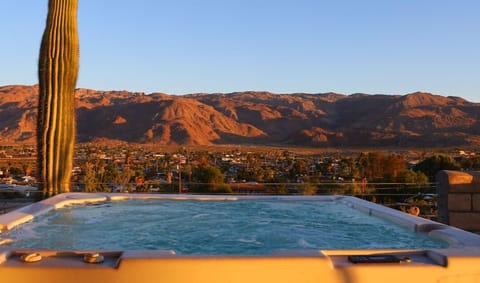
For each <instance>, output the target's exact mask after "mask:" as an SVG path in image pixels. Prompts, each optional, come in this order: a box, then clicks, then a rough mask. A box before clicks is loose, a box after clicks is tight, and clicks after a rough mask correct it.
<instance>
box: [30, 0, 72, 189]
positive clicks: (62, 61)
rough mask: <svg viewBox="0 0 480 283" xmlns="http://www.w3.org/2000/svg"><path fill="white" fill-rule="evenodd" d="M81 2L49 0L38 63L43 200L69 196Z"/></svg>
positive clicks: (39, 172) (40, 173)
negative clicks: (78, 5)
mask: <svg viewBox="0 0 480 283" xmlns="http://www.w3.org/2000/svg"><path fill="white" fill-rule="evenodd" d="M77 4H78V0H49V1H48V15H47V22H46V27H45V31H44V33H43V37H42V43H41V46H40V55H39V63H38V78H39V100H38V118H37V151H38V176H39V181H40V187H41V189H42V191H43V197H44V198H46V197H50V196H53V195H55V194H57V193H61V192H68V191H70V189H71V183H70V178H71V174H72V167H73V154H74V144H75V128H76V126H75V85H76V82H77V74H78V64H79V63H78V62H79V43H78V30H77Z"/></svg>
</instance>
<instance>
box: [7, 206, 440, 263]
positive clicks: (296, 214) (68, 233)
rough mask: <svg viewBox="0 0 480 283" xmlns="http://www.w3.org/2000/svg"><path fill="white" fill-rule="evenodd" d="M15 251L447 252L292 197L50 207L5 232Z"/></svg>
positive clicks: (380, 223)
mask: <svg viewBox="0 0 480 283" xmlns="http://www.w3.org/2000/svg"><path fill="white" fill-rule="evenodd" d="M5 236H6V237H8V238H11V239H12V240H13V241H14V243H13V244H12V245H11V246H13V247H21V248H37V249H38V248H48V249H55V250H86V249H97V250H162V249H163V250H173V251H175V253H177V254H203V255H217V254H220V255H221V254H231V255H249V254H251V255H254V254H265V255H266V254H271V253H272V252H276V251H286V250H299V249H320V250H321V249H354V248H357V249H372V248H376V249H380V248H381V249H418V248H446V247H447V246H448V244H447V243H446V242H444V241H441V240H435V239H432V238H430V237H428V236H427V235H426V234H422V233H415V232H414V231H410V230H408V229H407V228H406V227H402V226H399V225H395V224H393V223H392V222H389V221H387V220H385V219H382V218H379V217H373V216H370V215H368V214H367V213H364V212H360V211H358V210H355V209H354V208H352V207H349V206H347V205H346V204H344V203H342V202H334V201H326V200H323V201H322V200H310V199H303V200H302V199H294V200H292V199H289V198H286V199H285V198H283V199H279V198H272V197H262V198H253V199H252V198H250V199H241V198H240V199H238V198H230V199H229V200H225V201H218V200H217V201H212V200H210V201H208V200H203V201H199V200H195V199H191V200H171V199H164V200H155V199H147V200H138V199H130V200H124V201H108V202H100V203H95V204H87V205H81V206H67V207H64V208H61V209H57V210H52V211H50V212H48V213H46V214H45V215H42V216H41V217H38V218H37V219H35V220H34V221H32V222H30V223H27V224H24V225H22V226H21V227H18V228H16V229H13V230H12V231H9V232H6V233H5Z"/></svg>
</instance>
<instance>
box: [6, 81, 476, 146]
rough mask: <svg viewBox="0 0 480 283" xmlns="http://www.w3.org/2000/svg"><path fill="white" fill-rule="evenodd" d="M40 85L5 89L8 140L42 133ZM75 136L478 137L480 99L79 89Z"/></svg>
mask: <svg viewBox="0 0 480 283" xmlns="http://www.w3.org/2000/svg"><path fill="white" fill-rule="evenodd" d="M37 92H38V88H37V86H18V85H10V86H2V87H0V142H2V143H7V142H8V143H13V142H15V143H32V142H34V141H35V128H36V103H37ZM76 98H77V124H78V125H77V141H78V142H91V141H99V140H102V141H124V142H136V143H155V144H158V145H212V144H252V145H256V144H258V145H284V146H316V147H341V146H344V147H374V146H382V147H442V146H468V145H479V144H480V122H479V121H480V104H479V103H471V102H468V101H466V100H464V99H462V98H459V97H443V96H438V95H433V94H429V93H412V94H407V95H367V94H353V95H342V94H336V93H323V94H304V93H295V94H273V93H269V92H236V93H228V94H224V93H219V94H190V95H184V96H174V95H167V94H162V93H152V94H148V95H146V94H143V93H134V92H126V91H97V90H91V89H78V90H77V92H76Z"/></svg>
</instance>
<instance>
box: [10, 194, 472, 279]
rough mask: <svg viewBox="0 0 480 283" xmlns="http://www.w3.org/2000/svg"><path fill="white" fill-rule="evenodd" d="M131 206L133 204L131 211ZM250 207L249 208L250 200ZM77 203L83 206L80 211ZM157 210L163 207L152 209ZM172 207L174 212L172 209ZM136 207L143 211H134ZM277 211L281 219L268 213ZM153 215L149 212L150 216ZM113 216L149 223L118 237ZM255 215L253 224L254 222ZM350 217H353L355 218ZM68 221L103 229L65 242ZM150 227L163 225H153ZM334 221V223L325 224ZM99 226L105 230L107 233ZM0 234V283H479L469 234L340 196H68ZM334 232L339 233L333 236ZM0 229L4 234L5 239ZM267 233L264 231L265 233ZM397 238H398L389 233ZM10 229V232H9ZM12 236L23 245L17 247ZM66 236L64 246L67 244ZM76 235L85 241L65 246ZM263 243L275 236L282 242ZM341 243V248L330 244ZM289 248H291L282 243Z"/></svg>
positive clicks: (15, 218)
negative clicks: (89, 258)
mask: <svg viewBox="0 0 480 283" xmlns="http://www.w3.org/2000/svg"><path fill="white" fill-rule="evenodd" d="M137 199H142V200H141V203H140V205H139V201H138V200H137ZM120 200H123V201H120ZM180 200H181V201H180ZM251 200H254V201H253V202H250V201H251ZM85 203H89V204H88V205H85ZM159 203H160V206H162V207H163V208H159V207H157V205H158V204H159ZM77 204H79V205H77ZM117 204H118V205H120V206H122V205H126V206H127V207H128V206H131V210H129V209H130V208H129V209H126V208H117ZM212 204H213V205H214V206H217V207H221V206H224V207H223V208H222V209H225V207H226V208H227V211H225V210H222V209H220V210H219V211H216V210H212V208H211V207H209V212H205V211H203V210H199V209H200V208H201V206H204V205H212ZM177 205H180V206H179V207H180V208H178V206H177ZM249 205H253V206H254V207H250V206H249ZM276 205H280V207H281V209H278V207H277V208H276V209H272V208H273V207H274V206H276ZM120 206H119V207H120ZM182 206H184V207H182ZM78 209H80V210H78ZM102 209H107V210H106V211H103V210H102ZM162 209H163V210H162ZM228 209H230V210H228ZM270 209H271V210H274V211H276V212H275V213H280V214H277V215H275V213H274V215H273V216H271V215H270V216H266V214H265V213H266V211H268V210H270ZM302 209H303V210H302ZM315 209H318V210H315ZM82 210H83V212H82V213H84V215H83V216H80V218H73V217H71V216H72V214H76V213H77V212H76V211H82ZM117 210H118V211H117ZM126 210H128V212H127V211H126ZM141 210H143V212H140V211H141ZM175 210H177V212H175ZM279 210H280V211H282V212H278V211H279ZM329 210H331V211H330V212H328V213H327V212H326V211H329ZM155 211H156V212H157V213H154V212H155ZM121 212H122V213H125V214H126V215H129V216H134V217H133V219H134V222H135V223H134V224H141V222H145V223H143V224H148V223H150V225H151V226H148V225H147V226H146V228H145V229H144V230H142V229H143V228H141V227H142V225H140V226H135V225H134V224H132V223H131V222H128V221H127V222H126V223H130V224H125V227H124V229H125V230H121V229H120V230H118V228H119V225H120V224H119V223H120V222H121V221H115V222H112V223H113V224H108V223H107V222H105V219H116V220H119V219H120V218H124V217H126V216H125V215H123V216H122V215H120V214H117V213H121ZM245 212H248V213H246V214H244V215H243V221H240V222H232V219H231V217H230V216H231V215H232V214H242V213H245ZM135 213H138V214H135ZM167 213H173V214H172V215H170V214H167ZM175 213H176V214H175ZM249 213H250V214H249ZM295 213H299V214H298V215H297V214H295ZM99 214H103V215H102V218H98V217H97V215H99ZM105 214H106V215H105ZM143 214H155V216H156V217H159V218H156V219H155V220H148V221H143V219H144V217H143ZM257 214H258V218H256V217H257ZM175 215H176V216H175ZM286 215H293V218H294V219H301V221H299V222H291V221H292V219H288V217H287V216H286ZM40 216H41V217H40ZM360 216H361V218H357V217H360ZM175 217H179V218H175ZM321 217H326V218H321ZM209 218H211V219H213V220H214V223H217V225H216V226H219V227H220V228H222V229H224V230H225V231H226V232H225V233H224V234H221V233H220V232H219V231H213V230H212V229H213V228H212V227H210V226H208V225H206V224H205V223H204V222H203V221H204V220H208V219H209ZM81 219H83V220H81ZM101 219H103V220H101ZM274 219H276V220H274ZM180 220H182V221H180ZM186 220H191V221H192V224H196V225H194V226H191V225H178V226H181V227H177V228H182V229H183V228H185V227H190V228H187V229H190V230H187V231H182V230H175V229H174V228H173V227H174V226H175V224H178V223H185V221H186ZM247 220H248V221H247ZM347 220H351V221H349V222H348V221H347ZM367 220H368V221H370V220H372V221H374V222H373V223H367V222H365V221H367ZM75 221H76V222H82V221H84V222H85V223H84V224H85V225H87V226H84V228H81V229H80V230H82V229H84V230H88V229H89V228H87V227H90V228H92V227H91V226H92V225H94V224H95V222H98V223H97V224H101V225H100V226H105V228H107V229H106V231H100V230H98V229H99V228H93V229H92V230H93V231H98V234H96V235H95V234H94V235H93V236H92V235H87V236H81V237H77V236H72V235H76V233H77V232H78V233H80V232H79V231H77V232H74V231H73V229H74V228H72V227H74V226H70V225H69V224H68V223H69V222H75ZM169 221H171V225H170V226H169V225H167V224H168V223H167V222H169ZM275 221H278V222H279V223H280V225H279V228H278V227H277V228H267V229H261V228H265V227H264V225H266V224H268V223H267V222H275ZM25 222H27V223H25ZM136 222H138V223H136ZM162 222H165V223H162ZM386 222H392V223H394V224H395V225H393V226H389V225H390V224H388V225H387V226H385V227H387V228H385V227H384V228H381V229H380V228H379V227H382V225H384V224H385V223H386ZM22 223H24V225H25V226H24V227H26V229H25V230H23V232H21V231H22V229H16V228H15V227H16V226H18V225H21V224H22ZM152 223H153V224H155V225H157V224H158V223H160V224H162V225H165V226H155V225H153V224H152ZM45 224H46V225H45ZM53 224H55V225H57V224H60V225H62V226H63V225H64V226H65V227H67V228H66V229H67V230H63V231H62V230H56V228H55V229H54V228H52V225H53ZM334 224H338V226H328V225H334ZM109 225H113V226H110V227H109ZM152 225H153V226H152ZM236 226H239V227H240V228H241V229H240V230H235V229H236V228H238V227H236ZM247 226H251V227H247ZM300 226H308V227H315V229H318V228H325V229H326V230H313V232H312V231H309V232H308V231H307V235H301V233H300V232H298V231H297V230H295V229H297V228H301V227H300ZM323 226H325V227H323ZM19 227H20V228H21V226H19ZM40 227H43V228H40ZM192 227H193V228H192ZM392 227H393V228H392ZM0 228H1V229H2V230H4V232H3V233H2V234H0V237H7V236H12V239H14V240H16V243H13V244H12V245H5V246H2V247H0V279H2V278H3V279H4V278H10V279H15V281H22V280H26V281H28V278H36V279H38V280H40V281H39V282H62V281H65V280H66V278H69V279H68V280H69V281H71V282H85V281H91V280H92V276H93V277H94V279H95V281H102V282H107V281H110V282H133V281H135V282H158V281H159V280H163V281H165V282H245V281H251V282H384V281H385V280H388V281H389V282H405V281H407V280H409V281H412V278H415V280H414V282H415V281H416V280H421V281H422V282H476V281H475V280H477V281H478V279H479V278H480V270H479V269H478V266H480V237H479V236H478V235H474V234H471V233H468V232H465V231H462V230H459V229H456V228H453V227H449V226H446V225H443V224H439V223H436V222H432V221H429V220H426V219H422V218H418V217H414V216H411V215H407V214H404V213H402V212H399V211H395V210H392V209H389V208H386V207H383V206H380V205H376V204H373V203H370V202H366V201H363V200H360V199H357V198H353V197H346V196H314V197H301V196H286V197H256V196H255V197H250V196H198V195H197V196H196V195H128V194H72V193H71V194H63V195H59V196H56V197H54V198H51V199H48V200H45V201H42V202H40V203H36V204H33V205H31V206H29V207H25V208H23V209H20V210H17V211H14V212H12V213H9V214H6V215H2V216H0ZM247 228H252V229H253V231H257V230H259V231H260V234H257V235H256V236H253V235H254V233H253V232H252V231H251V230H243V229H247ZM343 228H346V229H345V230H340V229H343ZM122 229H123V228H122ZM275 229H280V230H275ZM282 229H283V230H282ZM376 229H380V230H376ZM382 229H383V230H382ZM385 229H386V230H385ZM6 230H11V231H7V232H5V231H6ZM112 230H113V231H114V233H113V234H112V233H111V232H112ZM197 230H205V232H206V233H205V234H203V236H202V237H207V236H208V235H210V236H211V238H208V239H203V240H204V241H203V242H199V243H198V242H197V243H192V244H191V245H190V246H189V245H187V246H186V247H185V246H182V245H175V239H177V242H178V243H181V242H190V241H193V240H192V239H193V238H198V237H199V236H198V235H197V236H195V235H189V236H192V237H193V238H191V239H189V240H179V239H181V238H180V236H183V235H182V234H190V233H194V232H197ZM271 230H273V231H274V232H273V233H270V234H268V233H269V232H271ZM372 230H375V231H376V232H375V233H370V234H371V235H373V236H375V235H376V236H378V235H381V237H377V238H374V239H370V238H369V237H371V235H369V233H365V234H362V233H363V232H362V231H364V232H372ZM51 231H55V232H52V234H61V235H64V236H65V237H60V240H61V239H62V238H63V239H64V240H65V239H66V241H67V242H68V243H67V245H66V246H60V244H59V243H58V242H55V241H57V240H54V239H53V238H51V237H50V234H48V233H50V232H51ZM151 231H156V234H160V235H162V237H160V239H164V240H165V238H164V237H163V236H164V235H165V234H167V233H170V232H171V233H172V238H169V239H167V240H165V242H164V243H159V242H158V241H159V240H158V239H156V240H155V241H157V242H152V240H151V239H150V238H149V237H150V236H149V235H145V233H149V232H151ZM189 231H190V232H189ZM212 231H213V232H212ZM319 231H320V232H319ZM331 231H336V232H337V233H336V234H335V233H332V234H329V233H328V232H331ZM399 231H400V232H401V233H406V234H398V233H400V232H399ZM17 232H18V233H19V234H18V235H15V233H17ZM353 232H355V233H358V232H361V233H360V235H358V234H356V236H351V235H348V234H349V233H352V235H354V233H353ZM414 232H415V233H414ZM10 233H12V234H10ZM29 233H30V234H29ZM69 233H71V234H69ZM217 233H218V235H217ZM222 233H223V232H222ZM229 233H230V234H232V237H231V238H229V237H228V236H229V235H228V234H229ZM262 233H267V234H266V235H263V234H262ZM389 233H391V234H392V235H394V236H393V239H394V241H393V245H392V243H388V244H386V245H384V246H382V245H383V243H381V241H380V240H382V238H388V237H384V236H386V235H387V234H389ZM220 234H221V235H220ZM292 234H293V235H294V236H295V237H293V238H289V237H290V236H288V235H292ZM320 234H329V236H328V237H330V238H332V239H333V240H334V241H333V245H332V243H329V244H325V243H324V242H323V241H325V239H321V237H318V239H321V240H319V241H318V242H316V240H317V237H316V236H320ZM132 235H133V236H132ZM205 235H207V236H205ZM262 235H263V236H262ZM299 235H301V236H299ZM345 235H347V236H348V237H349V238H348V237H347V238H346V239H347V240H344V239H343V237H344V236H345ZM399 235H401V236H399ZM412 235H413V236H414V238H415V237H416V236H420V239H421V241H420V242H421V243H420V244H418V243H415V242H413V240H410V239H409V240H408V241H406V242H408V243H409V245H410V246H408V245H407V246H397V244H398V243H399V242H402V241H404V240H405V239H406V238H405V237H410V236H412ZM22 237H24V238H23V239H30V240H31V241H30V240H27V241H23V240H22ZM36 237H37V238H40V239H41V238H43V239H44V241H43V242H42V241H40V243H39V244H38V243H37V244H33V242H34V241H33V240H34V238H36ZM129 237H132V238H129ZM72 238H74V241H71V239H72ZM77 238H89V239H90V238H91V239H94V240H93V241H92V242H87V243H84V244H82V245H80V246H75V242H76V241H75V240H76V239H77ZM103 238H114V240H115V241H114V242H115V243H116V245H113V246H108V245H103V244H101V245H99V246H95V244H94V243H95V242H100V241H99V240H103ZM285 238H286V240H285ZM354 238H358V239H360V242H352V241H353V239H354ZM379 238H380V239H379ZM220 239H226V242H221V241H220ZM272 239H282V241H277V240H272ZM22 241H23V242H22ZM132 241H134V242H137V244H136V245H133V246H124V244H126V242H132ZM50 242H53V243H54V244H53V246H48V245H49V244H50ZM213 242H219V244H220V246H227V247H229V248H232V247H234V248H235V249H232V250H228V249H227V250H220V249H219V248H218V247H215V246H214V245H212V243H213ZM342 242H346V243H349V244H350V245H343V244H340V243H342ZM445 242H446V243H447V244H445ZM138 243H140V244H138ZM271 243H276V244H275V245H271V246H270V247H268V249H266V250H261V249H259V247H264V246H268V245H270V244H271ZM412 243H414V244H412ZM290 244H293V245H291V246H290ZM239 246H243V248H244V247H247V250H246V251H245V250H243V251H242V250H236V248H237V247H239ZM248 248H249V249H248ZM93 252H99V253H100V254H101V255H102V257H103V258H104V260H103V261H102V262H101V263H97V264H93V265H92V264H88V263H85V262H84V261H83V259H84V257H85V256H86V255H89V254H91V253H93ZM29 253H38V254H40V255H41V256H42V260H41V261H38V262H35V263H24V262H22V260H21V258H22V257H23V256H25V255H26V254H29ZM352 255H361V256H363V257H362V258H365V256H373V258H374V259H383V258H386V256H395V257H396V258H398V259H401V261H399V262H398V263H368V264H365V263H353V262H352V261H351V260H349V256H352ZM350 259H351V258H350ZM407 259H408V260H407ZM72 274H73V277H72ZM42 278H43V279H42ZM386 278H388V279H386ZM42 280H43V281H42ZM452 280H453V281H452ZM455 280H456V281H455ZM458 280H460V281H458ZM2 282H3V281H2Z"/></svg>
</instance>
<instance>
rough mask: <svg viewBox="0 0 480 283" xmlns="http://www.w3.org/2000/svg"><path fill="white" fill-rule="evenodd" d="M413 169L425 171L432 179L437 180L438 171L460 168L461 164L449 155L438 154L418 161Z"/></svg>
mask: <svg viewBox="0 0 480 283" xmlns="http://www.w3.org/2000/svg"><path fill="white" fill-rule="evenodd" d="M413 169H414V170H415V171H420V172H423V173H424V174H425V175H426V176H427V177H428V178H429V179H430V180H431V181H435V175H436V174H437V172H438V171H440V170H460V165H459V164H458V163H457V162H456V161H455V159H453V158H451V157H449V156H446V155H441V154H436V155H433V156H431V157H429V158H427V159H425V160H423V161H422V162H420V163H418V164H417V165H415V167H414V168H413Z"/></svg>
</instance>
